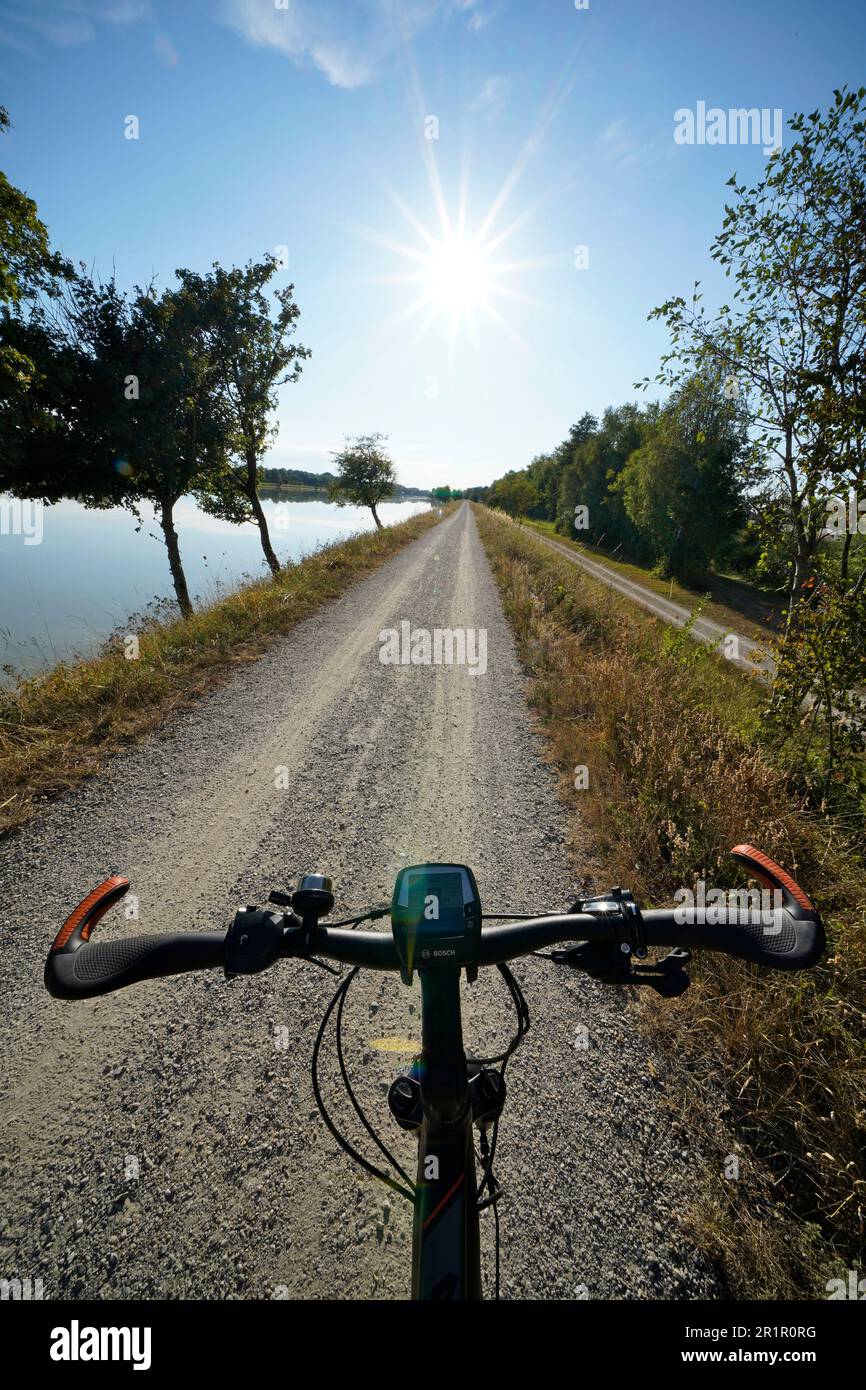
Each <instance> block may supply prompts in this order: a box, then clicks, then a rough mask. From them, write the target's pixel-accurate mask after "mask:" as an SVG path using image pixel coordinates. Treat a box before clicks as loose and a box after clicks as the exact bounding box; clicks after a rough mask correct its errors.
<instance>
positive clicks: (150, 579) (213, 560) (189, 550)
mask: <svg viewBox="0 0 866 1390" xmlns="http://www.w3.org/2000/svg"><path fill="white" fill-rule="evenodd" d="M0 504H2V507H0V522H2V524H0V666H5V667H12V668H14V671H15V672H21V673H25V674H32V673H33V672H36V671H39V670H44V669H45V668H46V667H49V666H53V665H56V663H57V662H58V661H65V660H70V659H73V658H75V657H76V656H87V655H90V654H92V653H93V652H94V651H96V650H97V649H98V647H99V646H100V644H101V643H102V642H103V641H104V640H105V638H106V637H107V636H108V635H109V634H110V633H111V632H113V631H115V630H116V629H117V628H119V627H122V626H124V625H125V624H127V622H128V619H130V618H131V617H132V616H133V615H135V614H140V613H142V612H144V611H145V610H146V609H147V610H149V611H153V605H159V604H160V603H161V604H162V606H163V607H164V608H165V611H166V612H167V613H168V612H171V611H175V612H176V609H174V608H173V604H171V600H172V599H173V595H174V590H173V588H172V583H171V576H170V574H169V568H168V558H167V555H166V550H165V545H164V543H163V540H162V533H161V531H160V529H159V527H158V526H157V525H156V523H155V521H154V516H153V511H152V510H151V509H145V508H142V513H141V514H142V517H143V518H144V521H143V525H142V526H141V529H140V530H137V529H136V528H137V525H138V523H137V521H136V518H135V517H134V516H133V515H132V514H131V513H130V512H127V511H125V510H124V509H123V508H113V509H111V510H106V511H93V510H88V509H87V508H86V507H83V506H82V505H81V504H80V503H78V502H73V501H63V502H59V503H57V504H56V505H55V506H52V507H44V508H40V509H39V511H38V513H34V512H32V511H31V510H30V506H31V504H28V503H24V504H23V508H24V510H23V511H22V510H21V507H22V504H15V503H13V504H12V505H11V506H10V504H9V499H8V498H0ZM262 505H263V507H264V510H265V514H266V515H267V518H268V524H269V527H270V531H271V539H272V541H273V545H274V549H275V550H276V552H277V555H278V556H279V558H280V560H299V559H301V557H302V556H304V555H308V554H310V552H311V551H313V550H315V549H316V548H317V547H318V546H320V545H322V544H323V543H325V542H328V541H333V540H339V539H340V538H341V537H344V536H348V535H349V534H350V533H352V532H357V531H369V530H371V529H372V528H373V524H374V523H373V518H372V516H371V513H370V511H369V510H368V509H366V508H362V507H348V506H347V507H338V506H337V505H336V504H335V503H333V502H328V501H326V500H325V499H324V498H323V497H320V496H318V497H317V496H315V495H312V494H308V493H285V492H283V493H265V494H263V495H262ZM429 505H430V504H429V502H427V501H425V500H419V501H409V502H386V503H383V504H382V505H381V506H380V507H379V515H380V516H381V519H382V522H383V523H384V524H385V525H386V526H387V525H388V524H393V523H394V522H397V521H403V520H405V519H406V518H407V517H410V516H413V515H414V514H415V513H416V512H420V511H426V510H427V508H428V507H429ZM175 525H176V527H177V531H178V536H179V539H180V550H181V556H182V559H183V565H184V569H185V571H186V577H187V583H188V585H189V591H190V594H191V595H192V596H193V601H194V602H204V603H207V602H210V601H212V600H213V599H215V598H217V597H219V596H220V595H221V594H224V593H226V592H227V591H229V590H231V589H234V588H237V586H238V585H239V584H241V583H242V582H243V581H244V580H245V579H246V578H258V577H260V576H261V575H262V574H265V573H267V568H266V566H265V563H264V558H263V556H262V551H261V546H260V544H259V533H258V529H257V528H256V527H255V526H254V525H252V524H249V523H247V524H245V525H243V526H235V525H232V524H230V523H229V522H225V521H220V520H218V519H217V518H215V517H212V516H208V514H207V513H206V512H203V511H202V510H201V508H200V507H199V506H198V505H197V503H196V502H195V500H194V499H193V498H192V497H184V498H181V500H180V502H178V504H177V507H176V508H175ZM4 676H5V680H6V681H8V680H9V679H10V678H11V676H10V672H9V671H8V670H7V671H6V672H5V673H4Z"/></svg>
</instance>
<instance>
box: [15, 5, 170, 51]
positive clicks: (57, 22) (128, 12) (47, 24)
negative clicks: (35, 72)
mask: <svg viewBox="0 0 866 1390" xmlns="http://www.w3.org/2000/svg"><path fill="white" fill-rule="evenodd" d="M149 14H150V3H149V0H2V3H0V25H2V28H0V43H3V44H6V45H7V46H8V47H10V48H15V49H17V50H18V51H19V52H26V53H29V54H30V55H32V56H35V55H36V54H37V53H38V50H39V45H40V43H50V44H55V45H57V46H58V47H61V48H70V47H74V46H76V45H78V44H83V43H89V42H90V40H91V39H93V38H95V37H96V34H97V31H98V29H99V26H100V24H114V25H122V24H134V23H135V22H136V21H137V20H141V19H146V18H147V16H148V15H149Z"/></svg>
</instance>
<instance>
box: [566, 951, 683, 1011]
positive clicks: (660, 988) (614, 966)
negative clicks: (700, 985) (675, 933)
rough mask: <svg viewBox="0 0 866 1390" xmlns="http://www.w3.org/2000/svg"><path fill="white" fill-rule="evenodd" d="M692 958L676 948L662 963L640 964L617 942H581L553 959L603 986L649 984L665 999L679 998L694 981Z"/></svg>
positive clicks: (659, 961) (658, 961) (664, 957)
mask: <svg viewBox="0 0 866 1390" xmlns="http://www.w3.org/2000/svg"><path fill="white" fill-rule="evenodd" d="M691 958H692V957H691V952H690V951H686V950H684V949H683V948H682V947H679V946H676V947H674V949H673V950H672V951H669V952H668V954H667V955H666V956H663V957H662V959H661V960H657V961H653V962H652V963H650V964H648V965H643V964H640V965H636V964H633V963H632V960H631V957H630V956H627V955H625V953H624V952H623V951H622V950H621V949H620V946H619V945H618V944H617V943H616V942H614V941H580V942H578V943H577V945H575V946H569V947H568V948H567V949H566V950H560V951H551V952H550V956H549V959H550V960H552V961H553V962H554V964H556V965H568V966H570V967H571V968H572V969H573V970H582V971H583V972H584V974H586V975H589V976H590V977H591V978H592V979H594V980H599V981H601V982H602V984H607V985H638V986H643V985H648V986H649V987H650V989H654V990H655V991H656V993H657V994H660V995H662V996H663V997H664V998H665V999H675V998H676V997H677V996H678V995H680V994H684V993H685V991H686V990H687V989H688V987H689V985H690V984H691V979H690V977H689V976H688V975H687V974H686V972H685V968H684V967H685V966H686V965H688V963H689V961H690V960H691Z"/></svg>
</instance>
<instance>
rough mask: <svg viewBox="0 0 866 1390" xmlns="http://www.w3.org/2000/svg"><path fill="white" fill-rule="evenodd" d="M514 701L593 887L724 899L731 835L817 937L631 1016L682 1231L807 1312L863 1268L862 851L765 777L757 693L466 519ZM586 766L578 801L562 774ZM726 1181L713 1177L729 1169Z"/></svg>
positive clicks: (749, 1292)
mask: <svg viewBox="0 0 866 1390" xmlns="http://www.w3.org/2000/svg"><path fill="white" fill-rule="evenodd" d="M475 512H476V517H477V520H478V524H479V527H480V530H481V534H482V537H483V539H484V543H485V546H486V548H487V552H488V556H489V558H490V561H491V564H492V566H493V569H494V573H495V575H496V578H497V582H498V584H499V587H500V591H501V595H502V599H503V603H504V605H505V609H506V612H507V614H508V617H509V620H510V622H511V624H512V627H513V630H514V633H515V637H516V640H517V642H518V646H519V650H520V652H521V655H522V659H523V661H524V663H525V665H526V667H527V669H528V673H529V679H530V698H531V701H532V704H533V707H534V709H535V711H536V713H537V716H538V719H539V723H540V725H541V727H542V729H543V731H544V732H545V733H546V735H547V737H548V738H549V740H550V744H551V749H552V753H553V755H554V757H555V760H556V762H557V764H558V766H559V768H560V770H561V786H562V794H563V796H564V797H565V798H566V799H567V800H568V801H569V802H570V804H571V805H572V806H573V808H574V811H575V817H576V829H577V832H578V833H580V832H581V830H582V833H583V834H584V835H586V833H587V831H589V833H590V835H591V837H592V841H593V843H592V851H593V856H594V858H595V860H596V862H599V863H600V865H601V868H602V870H603V880H604V881H603V882H602V883H601V884H600V885H599V886H600V887H602V888H604V887H608V886H609V885H610V883H620V882H622V883H626V884H628V885H629V886H630V887H632V888H633V889H634V891H635V893H636V895H640V896H641V897H642V898H643V900H644V901H648V902H652V903H653V904H655V905H662V904H664V903H665V902H668V903H670V902H671V901H672V897H673V893H674V892H675V890H676V889H677V888H679V887H680V886H682V885H684V884H685V885H689V886H690V885H691V884H692V883H693V882H694V881H695V880H696V879H699V878H702V879H704V880H705V882H706V883H707V884H708V885H710V886H719V887H729V886H736V885H737V884H742V883H744V880H743V879H742V877H740V876H739V874H738V873H737V872H736V871H735V870H734V865H733V861H732V860H731V859H730V858H729V850H730V847H731V846H732V845H734V844H736V843H738V842H739V841H751V842H752V843H753V844H756V845H758V846H760V847H761V848H762V849H764V850H765V851H766V852H767V853H768V854H770V855H772V856H773V857H774V858H776V859H778V860H779V861H780V862H781V863H782V864H784V865H785V867H786V868H788V869H789V870H791V871H793V872H794V873H795V874H796V875H797V876H798V877H799V878H800V879H801V881H802V882H803V883H804V884H805V885H806V886H807V888H808V890H809V891H810V893H812V894H813V895H814V897H815V898H816V899H817V901H818V903H819V904H820V907H821V909H822V913H823V915H824V919H825V924H826V926H827V930H828V940H829V944H828V950H827V953H826V956H825V958H824V959H823V961H822V962H821V963H820V965H819V966H818V968H816V969H815V970H812V971H807V972H803V973H802V974H797V975H783V974H781V973H779V974H774V973H773V972H770V971H764V972H762V971H759V970H758V969H757V968H756V967H753V966H750V965H748V964H746V963H743V962H738V961H734V960H729V959H727V958H725V957H723V956H714V955H711V954H709V953H705V954H703V955H701V956H699V957H698V958H697V959H696V961H695V962H693V966H692V967H691V968H690V973H691V976H692V981H693V983H692V987H691V989H689V990H688V991H687V993H686V994H684V995H683V996H681V998H679V999H676V1000H658V999H656V997H655V996H652V997H651V999H649V1000H647V999H646V998H645V996H643V995H642V996H641V997H640V1000H639V1001H637V1009H638V1016H639V1018H640V1021H641V1023H642V1025H643V1026H644V1027H646V1028H647V1029H648V1030H649V1031H650V1032H651V1034H652V1036H653V1038H654V1039H655V1041H656V1044H657V1047H658V1048H659V1050H660V1052H661V1053H662V1055H664V1056H665V1057H666V1058H667V1059H668V1061H669V1063H670V1066H669V1072H670V1075H671V1078H672V1082H671V1085H672V1087H673V1091H672V1095H673V1099H674V1104H675V1106H676V1109H677V1111H678V1113H679V1116H680V1119H681V1120H682V1121H683V1122H684V1123H686V1124H687V1125H688V1128H689V1130H690V1132H691V1134H692V1138H693V1143H694V1145H695V1148H696V1149H697V1150H698V1151H699V1152H700V1153H702V1155H703V1158H704V1173H705V1184H704V1193H703V1197H702V1199H701V1201H700V1203H699V1204H698V1205H697V1206H696V1207H695V1208H694V1209H693V1210H692V1211H691V1212H690V1213H689V1220H690V1222H691V1225H692V1229H693V1232H694V1235H695V1237H696V1238H697V1239H698V1240H699V1241H700V1242H701V1243H702V1244H703V1245H704V1247H705V1248H706V1249H708V1250H709V1251H710V1253H711V1254H712V1255H713V1256H714V1258H715V1259H716V1260H717V1261H718V1264H719V1266H720V1268H721V1269H722V1271H723V1272H724V1275H725V1277H726V1280H727V1284H728V1287H729V1289H730V1291H731V1293H732V1294H733V1295H734V1296H735V1297H741V1298H778V1297H815V1296H817V1297H826V1292H825V1287H826V1281H827V1280H828V1279H829V1278H832V1277H841V1276H842V1275H843V1274H844V1270H845V1269H847V1268H857V1266H858V1262H861V1261H862V1250H863V1236H864V1224H866V1220H864V1218H866V1153H864V1143H863V1140H864V1135H866V1042H864V1029H863V1024H864V1021H866V875H864V860H863V844H862V840H860V841H854V842H852V839H851V838H850V837H848V838H846V835H845V833H844V832H843V830H842V828H841V827H839V826H838V825H835V824H833V823H832V822H831V821H830V820H829V819H827V818H826V817H824V816H822V815H821V814H820V812H819V811H817V810H816V809H815V808H813V807H810V806H809V805H807V804H805V802H804V801H803V800H802V799H801V798H799V797H798V795H797V793H796V792H795V790H794V786H793V782H792V780H790V779H789V777H788V776H787V775H786V773H785V771H784V770H782V769H779V768H778V767H775V766H773V765H772V764H771V762H770V760H769V758H768V756H767V754H766V753H765V751H764V750H763V749H762V747H761V745H760V743H759V740H758V737H757V729H756V721H755V710H756V699H757V696H756V693H755V690H754V688H753V686H752V683H751V682H749V681H746V680H743V679H742V677H741V676H739V675H738V674H737V673H736V672H734V671H732V670H731V669H730V667H729V666H727V665H726V664H725V663H724V662H720V661H719V660H717V659H716V658H715V657H714V656H713V655H712V654H711V653H709V652H707V651H705V650H704V649H702V648H701V647H699V646H697V645H696V644H693V643H690V642H689V641H688V638H685V637H683V636H682V634H679V635H678V636H672V635H671V632H670V630H669V629H666V628H665V625H664V624H662V623H660V622H658V621H656V620H655V619H653V618H652V617H651V616H650V615H648V614H644V613H642V612H640V611H639V610H636V609H635V608H634V607H633V606H632V605H628V604H627V602H626V601H625V600H623V599H620V598H618V597H617V596H616V595H615V594H613V593H612V592H611V591H610V590H607V589H605V588H604V586H603V585H601V584H599V583H597V582H595V581H594V580H592V579H591V578H589V577H588V576H586V575H585V574H582V573H581V572H580V571H578V570H576V569H575V567H574V565H572V564H571V563H569V561H568V560H567V559H566V558H565V557H564V556H563V557H558V556H557V555H556V554H555V553H554V552H553V551H551V550H550V549H549V548H548V547H546V546H544V545H542V544H541V543H540V542H539V541H538V540H537V539H536V538H535V537H533V535H532V533H531V531H528V530H527V529H526V528H522V527H517V526H515V525H514V524H512V523H510V522H508V521H505V520H502V519H500V518H499V517H498V516H496V515H494V514H492V513H491V512H489V511H487V510H486V509H484V508H475ZM578 765H583V766H585V767H587V768H588V771H589V787H588V790H586V791H576V790H575V789H574V780H575V779H574V769H575V767H576V766H578ZM732 1155H734V1156H736V1157H737V1159H738V1161H739V1177H738V1178H737V1179H736V1180H735V1179H732V1178H729V1177H727V1176H725V1173H726V1169H727V1171H728V1172H731V1171H732V1169H731V1156H732Z"/></svg>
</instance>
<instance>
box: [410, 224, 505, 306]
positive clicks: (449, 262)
mask: <svg viewBox="0 0 866 1390" xmlns="http://www.w3.org/2000/svg"><path fill="white" fill-rule="evenodd" d="M426 260H427V266H426V270H425V271H424V272H422V274H423V276H424V279H426V282H427V294H426V296H425V300H426V301H427V302H428V303H429V304H430V305H431V306H435V308H436V309H437V310H444V311H446V312H448V313H451V314H456V315H458V316H460V315H463V314H468V313H470V312H471V311H474V310H475V309H477V308H478V307H479V306H480V305H481V304H482V303H483V302H484V301H485V300H486V299H487V298H488V296H489V295H490V294H491V293H494V292H495V288H496V287H495V283H494V271H493V269H492V267H491V265H490V260H489V256H488V255H487V254H486V253H485V251H484V248H483V247H480V246H478V245H477V243H476V242H474V241H470V240H469V239H468V238H466V237H464V236H461V235H459V234H457V235H454V234H452V235H449V236H447V237H443V239H442V240H441V241H438V242H437V243H436V244H435V246H434V247H433V249H432V250H431V251H430V252H429V254H428V255H427V257H426Z"/></svg>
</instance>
